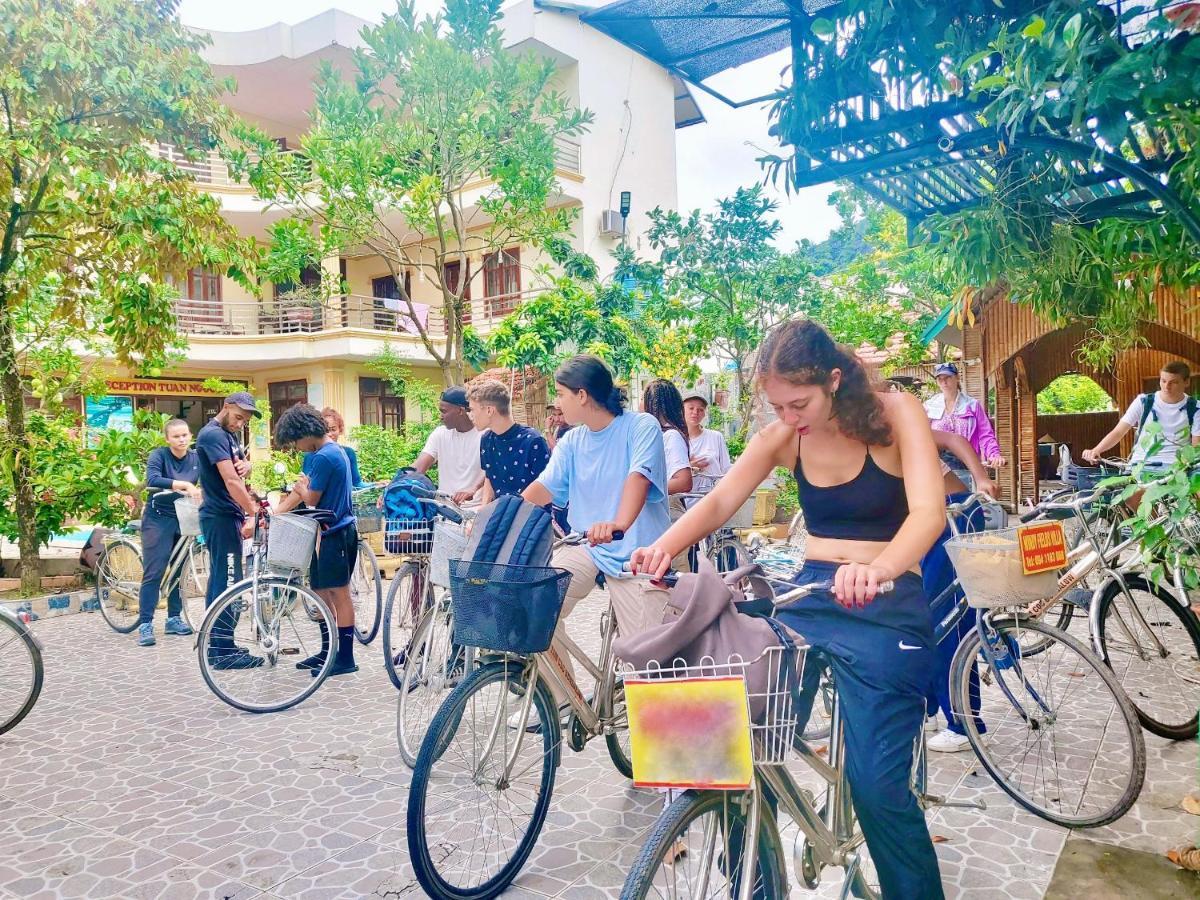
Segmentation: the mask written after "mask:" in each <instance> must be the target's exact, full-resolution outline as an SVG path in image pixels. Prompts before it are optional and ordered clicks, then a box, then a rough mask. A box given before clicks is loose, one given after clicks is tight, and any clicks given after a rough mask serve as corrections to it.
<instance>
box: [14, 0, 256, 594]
mask: <svg viewBox="0 0 1200 900" xmlns="http://www.w3.org/2000/svg"><path fill="white" fill-rule="evenodd" d="M175 7H176V3H175V2H172V0H159V2H156V3H130V2H127V0H86V2H85V0H0V392H2V394H3V417H4V422H3V429H2V430H0V505H2V506H3V515H2V519H0V521H3V522H4V525H3V531H4V533H5V534H6V535H8V536H10V537H16V538H17V540H18V543H19V546H20V552H21V567H22V582H23V584H22V586H23V588H24V589H25V590H28V591H34V590H36V589H37V586H38V575H39V565H38V546H39V543H40V541H42V540H44V538H45V536H46V534H47V533H48V532H47V528H48V527H50V523H51V521H52V520H60V519H61V518H62V516H63V515H67V514H71V513H67V512H65V511H66V510H68V509H70V510H77V509H79V508H80V507H79V506H78V505H77V504H75V502H74V501H71V502H70V503H68V504H66V505H64V506H62V507H61V508H60V510H59V511H58V512H44V511H42V510H41V507H42V506H43V505H44V502H45V501H42V502H39V500H38V496H39V495H38V491H39V480H40V479H42V478H43V477H44V476H45V473H46V472H47V471H50V470H40V469H39V466H40V465H45V464H46V463H48V462H51V461H56V460H60V457H61V456H69V455H71V453H72V452H74V454H75V455H76V456H79V455H80V451H79V448H78V445H76V446H75V448H74V450H73V451H71V449H70V448H69V447H68V445H67V444H66V443H64V442H63V440H62V438H63V434H64V432H63V431H62V429H60V428H58V427H57V426H50V425H47V424H46V423H47V422H48V421H49V420H48V419H47V418H46V417H45V416H38V415H37V414H34V415H30V414H28V413H27V412H26V409H25V402H24V397H25V388H26V383H25V381H24V379H23V378H22V372H23V371H31V372H34V373H35V376H36V377H35V379H34V381H35V383H36V384H37V388H38V392H39V394H41V395H42V397H43V398H46V397H49V398H51V399H53V398H55V397H57V396H60V395H64V396H65V395H68V394H70V393H74V392H76V391H77V390H79V389H80V379H81V378H82V377H83V376H84V375H85V373H84V371H83V369H84V367H83V366H82V364H80V363H77V362H73V361H72V360H71V356H72V354H71V353H69V352H63V351H62V350H61V348H63V347H68V348H74V347H83V348H85V349H89V350H93V351H95V350H97V349H99V350H102V351H103V352H104V354H105V355H107V356H109V357H110V358H115V359H116V360H117V361H119V362H121V363H122V364H125V365H129V366H131V367H133V368H135V369H137V370H140V371H142V372H145V373H147V374H157V373H158V372H159V371H160V369H161V367H162V366H163V365H164V364H165V362H166V360H167V355H168V352H169V351H170V349H171V347H172V345H173V344H174V343H175V341H176V340H177V339H178V338H177V335H176V332H175V328H174V315H173V313H172V301H173V298H174V296H175V293H174V291H173V289H172V288H170V287H169V286H168V284H167V276H169V275H175V276H179V275H181V274H182V273H183V272H184V271H186V270H187V269H188V268H189V267H191V266H210V267H213V268H216V269H217V270H219V271H222V272H224V273H227V274H229V275H231V276H233V277H236V278H239V279H241V280H243V281H244V282H246V283H247V285H248V286H249V279H248V277H247V273H248V272H250V271H251V270H252V268H253V266H254V264H255V261H256V251H255V248H254V245H253V243H252V242H250V241H241V240H239V239H238V238H237V236H236V233H235V232H234V231H233V230H232V229H231V228H230V227H229V226H228V225H227V224H226V223H225V221H224V220H223V219H222V218H221V214H220V204H219V202H218V201H217V200H216V199H215V198H213V197H211V196H208V195H205V194H202V193H200V192H199V191H197V190H196V187H195V185H194V184H193V183H192V181H190V180H189V179H188V178H187V177H186V176H185V174H184V173H182V172H181V171H180V170H179V169H178V167H176V166H175V165H174V164H173V163H171V162H168V161H166V160H163V159H160V158H159V157H158V156H157V155H156V154H155V151H154V143H155V142H156V141H164V142H168V143H171V144H174V145H175V146H176V147H177V148H179V149H180V152H182V153H183V154H185V155H187V156H189V157H195V156H197V155H199V154H202V153H207V152H208V151H209V150H211V149H213V148H216V147H218V146H219V143H220V139H221V135H222V132H223V131H224V129H225V128H226V127H227V125H228V112H227V110H226V108H225V107H224V106H222V105H221V103H220V95H221V92H222V90H223V89H224V88H225V87H226V86H225V85H224V84H222V83H219V82H217V81H216V80H215V79H214V78H213V76H212V72H211V70H210V69H209V67H208V65H207V64H206V63H205V62H204V61H203V60H202V59H201V58H200V56H199V53H198V51H199V50H200V48H201V47H202V46H203V39H202V38H200V37H197V36H196V35H194V34H192V33H191V32H189V31H188V30H187V29H185V28H183V26H182V25H180V24H179V21H178V19H177V18H176V16H175ZM51 343H53V345H54V346H55V347H57V348H59V349H53V348H50V349H47V348H48V345H49V344H51ZM51 363H54V366H55V367H54V368H49V367H48V366H49V365H50V364H51ZM111 440H113V441H117V440H119V439H118V438H112V439H111ZM118 455H119V454H118ZM58 472H59V474H60V475H61V477H74V476H73V475H72V473H71V472H68V471H67V470H62V469H60V470H58ZM75 474H78V473H75ZM88 477H91V476H88ZM97 477H99V476H97ZM56 480H59V476H56ZM108 481H109V479H108V477H107V475H106V476H105V477H104V479H103V483H105V484H107V483H108ZM99 485H100V482H97V483H96V487H97V490H99ZM46 489H47V488H43V489H42V490H43V494H44V492H45V490H46ZM48 489H49V490H51V491H52V495H53V496H56V497H59V496H66V494H67V493H69V491H70V489H69V488H67V486H66V485H65V484H62V483H57V484H55V485H52V486H50V487H49V488H48ZM86 496H92V495H86ZM95 496H98V495H95ZM98 514H99V515H100V516H101V517H104V515H105V514H104V512H103V509H101V510H100V511H99V513H98Z"/></svg>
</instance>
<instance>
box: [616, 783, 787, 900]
mask: <svg viewBox="0 0 1200 900" xmlns="http://www.w3.org/2000/svg"><path fill="white" fill-rule="evenodd" d="M749 803H750V799H749V797H748V796H747V795H746V794H740V793H731V792H729V791H702V792H697V791H687V792H686V793H684V794H682V795H680V796H679V797H676V798H675V800H674V801H673V802H672V803H671V805H670V806H668V807H667V808H666V810H664V811H663V814H662V815H661V816H660V817H659V819H658V822H656V823H655V825H654V830H653V831H651V832H650V837H649V839H648V840H647V841H646V843H645V844H643V845H642V850H641V852H640V853H639V854H638V856H637V859H636V860H634V863H633V868H632V869H630V870H629V875H628V876H626V878H625V886H624V887H623V888H621V900H645V898H648V897H662V898H669V900H683V898H687V897H695V898H698V900H699V898H705V900H707V898H719V897H728V898H731V900H736V898H737V897H739V896H740V891H741V886H742V883H743V879H745V878H753V879H754V888H753V896H754V897H762V898H771V900H775V898H782V897H786V896H787V879H786V877H785V875H784V862H783V845H782V843H781V842H780V839H779V832H778V831H777V830H776V828H775V819H774V816H772V815H771V814H770V811H769V808H768V807H766V805H765V803H764V804H763V808H762V810H761V812H760V814H759V817H758V840H757V841H756V844H757V848H756V852H755V854H754V859H753V860H747V858H746V857H747V856H748V855H749V854H747V853H746V850H745V843H746V837H745V836H746V824H747V818H746V812H745V809H747V808H748V807H749ZM751 867H753V868H752V869H751Z"/></svg>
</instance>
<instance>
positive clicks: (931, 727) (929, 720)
mask: <svg viewBox="0 0 1200 900" xmlns="http://www.w3.org/2000/svg"><path fill="white" fill-rule="evenodd" d="M937 730H938V720H937V713H934V714H933V715H932V716H926V717H925V733H926V734H933V733H934V732H936V731H937Z"/></svg>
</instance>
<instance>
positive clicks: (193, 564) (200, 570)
mask: <svg viewBox="0 0 1200 900" xmlns="http://www.w3.org/2000/svg"><path fill="white" fill-rule="evenodd" d="M208 574H209V564H208V548H207V547H205V546H204V544H202V543H200V542H199V541H193V542H192V549H191V552H190V553H188V558H187V560H186V562H185V563H184V566H183V572H182V574H181V575H180V579H181V581H180V585H179V594H180V597H181V598H182V600H183V605H182V609H181V614H182V615H183V620H184V621H185V622H187V623H188V627H189V628H191V629H192V630H193V631H194V630H195V629H196V620H195V619H193V618H192V613H191V611H190V609H189V607H190V606H191V601H192V600H199V601H201V602H203V600H204V598H205V596H206V595H207V594H208Z"/></svg>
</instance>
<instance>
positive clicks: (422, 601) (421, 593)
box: [383, 560, 433, 690]
mask: <svg viewBox="0 0 1200 900" xmlns="http://www.w3.org/2000/svg"><path fill="white" fill-rule="evenodd" d="M432 604H433V585H432V584H431V583H430V581H429V567H428V566H427V565H423V564H421V563H419V562H417V561H416V560H409V561H408V562H406V563H405V564H404V565H402V566H401V567H400V568H399V569H397V570H396V574H395V575H394V576H393V577H392V586H391V587H390V588H389V589H388V596H387V603H386V604H384V607H383V666H384V668H385V669H387V673H388V678H389V679H391V682H392V684H394V685H395V686H396V690H401V688H402V687H403V684H404V677H403V676H404V660H405V657H406V655H407V653H408V647H409V644H411V643H412V638H413V632H414V631H415V630H416V628H417V623H418V622H419V621H420V619H421V614H422V613H423V612H424V611H425V610H426V609H428V608H429V607H430V606H431V605H432Z"/></svg>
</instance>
